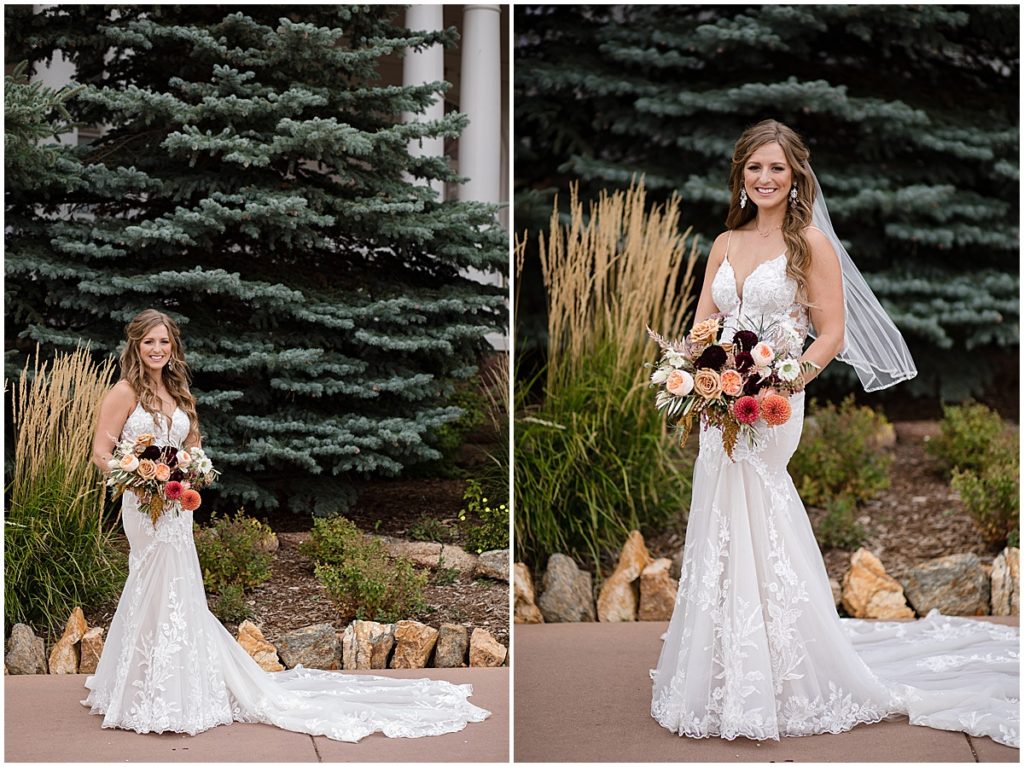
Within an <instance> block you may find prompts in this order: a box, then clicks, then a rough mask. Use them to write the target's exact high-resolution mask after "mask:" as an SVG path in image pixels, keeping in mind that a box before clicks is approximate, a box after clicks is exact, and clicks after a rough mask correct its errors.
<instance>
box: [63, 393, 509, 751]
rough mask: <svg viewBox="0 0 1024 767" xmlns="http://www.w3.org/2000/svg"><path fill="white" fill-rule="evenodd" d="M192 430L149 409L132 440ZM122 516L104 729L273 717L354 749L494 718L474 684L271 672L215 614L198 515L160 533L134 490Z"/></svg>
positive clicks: (92, 695) (171, 727)
mask: <svg viewBox="0 0 1024 767" xmlns="http://www.w3.org/2000/svg"><path fill="white" fill-rule="evenodd" d="M188 427H189V423H188V417H187V416H186V415H185V413H184V412H183V411H181V410H180V409H179V410H176V411H175V413H174V415H173V417H172V419H171V424H170V427H169V428H165V429H164V430H163V431H162V432H161V430H160V429H159V427H158V426H156V425H155V424H154V419H153V417H152V416H151V415H149V414H148V413H146V412H145V411H144V410H143V409H142V407H141V406H139V407H136V409H135V411H133V413H132V414H131V416H130V417H129V418H128V421H127V422H126V423H125V426H124V431H123V433H122V439H134V438H135V437H137V436H138V435H140V434H142V433H144V432H150V433H154V434H156V435H157V444H169V443H173V444H181V443H182V441H183V440H184V438H185V436H186V435H187V433H188ZM168 432H169V433H168ZM122 519H123V522H124V529H125V533H126V534H127V536H128V540H129V542H130V544H131V554H130V557H129V563H128V564H129V574H128V580H127V582H126V583H125V587H124V591H123V592H122V594H121V599H120V601H119V602H118V605H117V611H116V612H115V614H114V618H113V620H112V622H111V624H110V631H109V632H108V636H107V639H106V646H105V647H104V651H103V654H102V656H101V658H100V662H99V665H98V666H97V669H96V673H95V674H94V675H92V676H90V677H88V678H87V679H86V681H85V686H86V687H87V688H88V689H89V690H90V692H89V695H88V697H87V698H86V699H85V700H83V701H82V704H83V705H86V706H89V707H90V709H91V710H92V713H95V714H102V715H103V725H102V726H103V727H119V728H124V729H129V730H135V731H136V732H142V733H145V732H181V733H188V734H190V735H195V734H196V733H199V732H202V731H203V730H206V729H209V728H211V727H215V726H217V725H219V724H229V723H231V722H264V723H267V724H272V725H276V726H277V727H281V728H284V729H287V730H293V731H295V732H303V733H308V734H310V735H325V736H327V737H328V738H332V739H335V740H344V741H351V742H355V741H358V740H359V739H361V738H363V737H365V736H367V735H369V734H371V733H373V732H382V733H384V734H385V735H387V736H388V737H406V738H416V737H423V736H426V735H440V734H443V733H447V732H455V731H457V730H461V729H462V728H463V727H465V726H466V724H467V723H468V722H480V721H483V720H484V719H486V718H487V717H488V716H489V715H490V712H489V711H486V710H484V709H482V708H479V707H477V706H474V705H472V704H471V703H469V701H468V700H467V698H468V697H469V696H470V695H471V694H472V692H473V688H472V685H469V684H462V685H456V684H452V683H450V682H445V681H435V680H431V679H389V678H386V677H382V676H371V675H362V674H339V673H337V672H331V671H319V670H315V669H306V668H302V667H301V666H298V667H296V668H294V669H290V670H288V671H280V672H276V673H268V672H265V671H263V670H262V669H261V668H260V667H259V666H258V665H257V664H256V662H255V661H254V660H253V659H252V658H250V657H249V655H248V653H246V652H245V650H243V649H242V647H241V646H240V645H239V644H238V642H236V641H235V639H234V638H233V637H232V636H231V634H230V633H228V631H227V630H226V629H225V628H224V627H223V626H222V625H221V623H220V621H219V620H217V618H216V617H214V615H213V614H212V613H211V612H210V611H209V609H208V608H207V603H206V594H205V591H204V589H203V577H202V573H201V571H200V568H199V559H198V557H197V555H196V548H195V543H194V541H193V539H192V513H191V512H185V511H183V512H181V514H180V515H178V516H175V515H172V514H164V515H163V516H161V517H160V518H159V519H158V520H157V523H156V525H155V526H154V525H153V524H152V522H151V521H150V519H149V516H148V515H146V514H143V513H140V512H139V511H138V502H137V500H136V498H135V496H134V495H132V494H130V493H129V494H126V495H125V498H124V501H123V504H122Z"/></svg>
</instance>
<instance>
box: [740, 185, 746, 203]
mask: <svg viewBox="0 0 1024 767" xmlns="http://www.w3.org/2000/svg"><path fill="white" fill-rule="evenodd" d="M745 207H747V190H746V189H745V188H744V189H740V208H745Z"/></svg>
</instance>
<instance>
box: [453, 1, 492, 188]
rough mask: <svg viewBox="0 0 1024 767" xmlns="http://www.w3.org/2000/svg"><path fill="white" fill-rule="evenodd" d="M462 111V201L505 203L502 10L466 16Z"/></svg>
mask: <svg viewBox="0 0 1024 767" xmlns="http://www.w3.org/2000/svg"><path fill="white" fill-rule="evenodd" d="M461 70H462V71H461V73H460V75H461V79H460V86H459V89H460V97H459V111H460V112H462V113H463V114H464V115H466V116H467V117H469V125H468V126H467V127H466V129H465V130H464V131H463V132H462V135H461V136H460V137H459V175H460V176H464V177H467V178H468V179H469V180H468V181H467V182H466V183H465V184H463V185H462V186H461V187H460V190H459V199H461V200H476V201H478V202H491V203H496V202H499V200H500V199H501V195H500V191H501V189H500V185H501V6H500V5H467V6H465V9H464V11H463V16H462V67H461Z"/></svg>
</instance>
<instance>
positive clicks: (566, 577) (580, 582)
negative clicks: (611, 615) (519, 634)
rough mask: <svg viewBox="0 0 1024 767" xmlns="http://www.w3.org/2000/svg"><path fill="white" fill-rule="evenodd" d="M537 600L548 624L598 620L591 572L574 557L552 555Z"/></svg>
mask: <svg viewBox="0 0 1024 767" xmlns="http://www.w3.org/2000/svg"><path fill="white" fill-rule="evenodd" d="M541 583H542V586H543V590H542V591H541V595H540V598H539V599H538V600H537V607H538V608H540V611H541V613H542V614H543V616H544V621H545V622H546V623H577V622H581V621H592V620H594V587H593V579H592V576H591V575H590V573H589V572H587V571H586V570H580V569H579V568H578V567H576V563H575V562H573V560H572V558H571V557H568V556H566V555H565V554H552V555H551V556H550V557H548V567H547V569H546V570H545V571H544V578H543V579H542V581H541Z"/></svg>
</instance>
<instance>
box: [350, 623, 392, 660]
mask: <svg viewBox="0 0 1024 767" xmlns="http://www.w3.org/2000/svg"><path fill="white" fill-rule="evenodd" d="M394 646H395V624H393V623H378V622H377V621H360V620H356V621H352V622H351V623H350V624H348V626H346V627H345V633H344V634H343V635H342V640H341V658H342V665H343V666H344V668H346V669H373V668H377V669H380V668H387V667H388V656H389V655H390V654H391V648H392V647H394Z"/></svg>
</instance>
